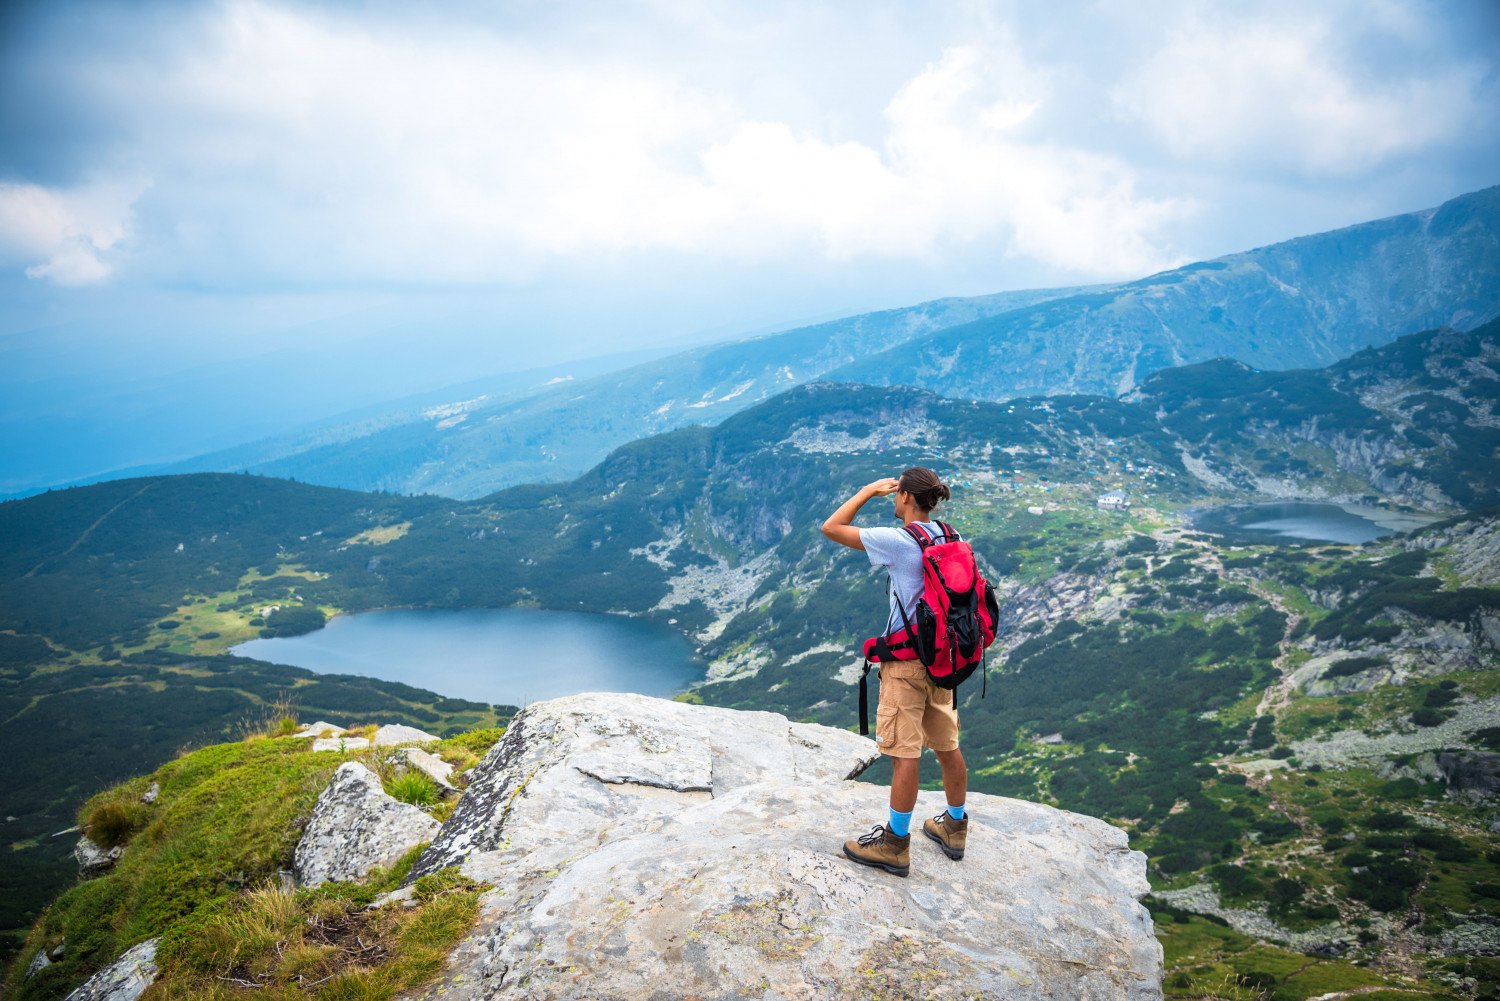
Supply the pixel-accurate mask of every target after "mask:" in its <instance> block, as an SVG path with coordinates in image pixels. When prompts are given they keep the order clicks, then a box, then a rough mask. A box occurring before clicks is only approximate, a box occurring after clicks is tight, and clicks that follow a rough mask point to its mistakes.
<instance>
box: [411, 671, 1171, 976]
mask: <svg viewBox="0 0 1500 1001" xmlns="http://www.w3.org/2000/svg"><path fill="white" fill-rule="evenodd" d="M874 753H875V752H874V747H873V744H872V743H871V742H870V741H868V740H866V739H864V738H860V737H857V736H855V735H854V734H852V733H848V732H846V731H842V730H834V729H831V728H826V727H817V726H811V725H806V724H798V723H791V722H789V721H787V720H786V719H785V718H784V717H781V716H777V715H775V714H771V713H741V712H734V711H730V710H723V709H714V708H707V707H701V706H686V705H681V704H678V703H672V702H663V701H660V700H654V699H647V698H644V697H641V696H620V695H609V696H597V695H588V696H574V697H571V698H567V699H558V700H556V701H553V702H545V703H537V704H534V705H532V706H530V707H528V708H527V709H526V710H525V711H524V712H523V713H521V714H520V715H519V716H517V718H516V719H515V721H514V722H513V723H512V724H511V727H510V729H509V730H508V731H507V734H506V737H505V738H504V739H502V740H501V742H500V743H499V744H497V745H496V746H495V747H494V748H493V749H492V750H491V752H490V753H489V755H487V756H486V758H485V760H484V761H483V762H481V764H480V765H478V766H477V767H476V768H475V769H474V770H473V772H471V775H472V776H473V779H472V782H471V784H470V786H469V789H468V791H467V792H466V793H465V795H464V798H463V799H462V800H461V801H460V803H459V807H458V809H457V810H456V811H455V813H454V815H453V817H452V818H451V819H450V820H449V822H448V824H447V825H445V827H444V831H443V833H442V834H440V835H439V837H438V839H437V840H436V841H434V843H433V845H432V847H431V848H430V849H429V850H428V852H427V853H426V855H424V857H423V859H422V861H421V862H420V863H419V866H420V867H422V869H423V870H424V871H432V870H433V869H434V868H436V867H439V866H441V865H444V864H452V863H458V864H461V867H462V868H463V870H464V871H465V872H467V873H469V874H470V875H472V876H475V877H478V878H482V879H485V880H488V881H490V882H491V883H493V884H494V886H495V889H494V890H493V891H491V892H490V893H488V894H486V896H485V898H484V906H483V910H482V913H481V917H480V919H479V922H478V924H477V925H476V928H475V930H474V932H473V933H471V935H470V936H469V938H467V939H466V940H465V941H464V942H463V943H461V944H460V946H459V947H458V948H457V949H456V950H455V952H454V953H453V955H452V956H451V957H450V961H449V964H448V967H447V969H446V970H445V971H444V974H443V976H442V977H441V978H440V979H439V981H438V982H437V983H435V984H434V985H433V986H432V987H430V988H429V989H428V991H427V992H426V994H425V995H423V996H425V997H428V998H437V997H443V998H445V999H453V1001H457V999H476V1001H477V999H480V998H485V999H521V998H533V997H536V998H540V997H547V998H555V999H584V998H588V999H596V1001H605V999H626V998H630V999H642V1001H644V999H654V998H669V997H670V998H686V997H696V998H700V999H703V1001H708V999H725V1001H727V999H730V998H757V999H771V998H783V999H790V998H829V999H835V998H852V997H866V996H878V995H882V994H890V995H894V996H905V995H904V994H899V993H897V991H898V989H900V990H912V989H915V990H918V991H919V994H920V996H922V997H930V998H987V999H1020V998H1035V999H1042V998H1046V999H1055V1001H1064V999H1067V1001H1074V999H1103V998H1120V999H1132V1001H1134V999H1143V1001H1144V999H1158V998H1160V997H1161V996H1162V995H1161V968H1162V967H1161V964H1162V954H1161V947H1160V945H1159V944H1158V942H1157V940H1156V938H1155V935H1154V933H1153V930H1152V925H1151V919H1150V916H1149V915H1148V914H1147V912H1146V910H1145V909H1144V908H1143V907H1142V906H1141V905H1140V904H1139V902H1138V901H1139V898H1140V897H1141V896H1142V895H1144V894H1145V893H1146V892H1147V891H1148V884H1147V882H1146V867H1145V856H1143V855H1141V854H1140V853H1139V852H1133V851H1130V849H1129V847H1128V842H1127V838H1126V835H1125V833H1124V832H1123V831H1120V830H1118V829H1117V828H1114V827H1111V826H1109V825H1108V824H1105V823H1103V822H1102V821H1098V820H1094V819H1092V818H1089V817H1083V816H1080V815H1077V814H1071V813H1066V812H1064V811H1061V810H1056V809H1052V808H1050V807H1045V806H1040V805H1037V804H1032V803H1026V802H1022V801H1019V800H1011V799H1003V798H1000V797H994V796H984V795H971V796H970V799H969V807H970V810H971V815H972V820H971V826H970V835H969V847H968V853H967V855H966V856H965V858H964V860H963V861H962V862H957V863H955V862H952V861H950V860H949V859H947V858H946V857H944V856H943V854H942V853H941V852H940V851H939V850H938V848H937V846H936V845H934V844H932V843H931V842H929V841H927V840H925V839H924V838H922V836H921V834H920V833H917V835H916V837H914V838H913V844H912V875H911V876H910V877H909V878H906V879H903V878H900V877H897V876H892V875H890V874H888V873H885V872H880V871H877V870H873V869H867V868H864V867H861V866H857V865H855V864H854V863H852V862H850V861H848V860H847V859H845V858H844V857H843V855H842V853H841V846H842V843H843V841H844V839H845V838H848V837H851V836H854V835H857V834H862V833H864V832H865V831H866V830H868V829H869V828H870V826H872V824H873V823H874V822H875V821H876V820H883V819H884V816H885V799H886V797H885V791H884V789H883V788H882V787H880V786H874V785H869V784H864V783H856V782H849V781H845V779H846V778H847V777H852V774H854V773H857V772H858V771H860V770H862V769H863V768H864V767H865V766H866V764H867V763H868V762H869V761H870V760H871V759H872V758H873V757H874ZM941 805H942V794H941V793H924V794H923V796H922V800H921V801H920V802H919V804H918V816H919V817H921V816H923V815H931V814H935V813H937V812H938V811H939V810H940V809H941ZM465 814H467V816H465Z"/></svg>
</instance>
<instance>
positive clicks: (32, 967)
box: [26, 949, 52, 980]
mask: <svg viewBox="0 0 1500 1001" xmlns="http://www.w3.org/2000/svg"><path fill="white" fill-rule="evenodd" d="M51 965H52V960H50V959H48V958H47V950H46V949H38V950H37V951H36V955H35V956H32V957H31V962H30V963H29V964H28V965H27V967H26V979H27V980H30V979H31V978H32V977H34V976H36V975H37V974H38V973H41V972H42V971H43V970H45V969H46V968H47V967H49V966H51Z"/></svg>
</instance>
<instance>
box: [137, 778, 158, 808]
mask: <svg viewBox="0 0 1500 1001" xmlns="http://www.w3.org/2000/svg"><path fill="white" fill-rule="evenodd" d="M160 795H161V783H160V782H153V783H151V788H149V789H147V790H146V791H145V792H143V793H141V802H142V803H145V804H147V805H150V804H152V803H155V802H156V797H158V796H160Z"/></svg>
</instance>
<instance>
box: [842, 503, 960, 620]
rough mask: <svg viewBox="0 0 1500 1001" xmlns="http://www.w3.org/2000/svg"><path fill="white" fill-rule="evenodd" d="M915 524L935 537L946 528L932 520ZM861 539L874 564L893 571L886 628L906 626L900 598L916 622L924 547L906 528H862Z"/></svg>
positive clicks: (907, 612) (910, 616)
mask: <svg viewBox="0 0 1500 1001" xmlns="http://www.w3.org/2000/svg"><path fill="white" fill-rule="evenodd" d="M912 524H914V525H919V526H921V527H922V528H925V529H926V530H927V532H928V534H929V535H932V536H934V537H937V536H940V535H941V534H942V531H943V530H942V529H941V528H939V527H938V526H937V524H936V523H934V522H931V521H917V522H913V523H912ZM859 541H860V542H862V543H864V547H865V555H867V556H869V557H870V564H871V566H877V567H886V568H887V569H888V570H889V571H890V574H891V610H890V612H889V613H888V615H887V616H886V620H885V632H886V633H893V632H895V631H896V630H897V629H901V628H904V625H905V624H904V623H903V622H902V621H901V612H900V611H899V610H898V606H897V604H896V602H897V601H899V602H901V605H900V606H899V607H900V608H904V609H905V610H906V617H907V619H908V621H910V622H911V624H912V625H916V624H917V601H918V599H920V598H921V597H922V547H921V546H919V545H917V540H916V539H913V538H912V537H911V536H910V535H908V534H907V532H906V529H904V528H885V527H882V528H861V529H860V530H859ZM944 541H946V540H944Z"/></svg>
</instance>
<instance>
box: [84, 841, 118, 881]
mask: <svg viewBox="0 0 1500 1001" xmlns="http://www.w3.org/2000/svg"><path fill="white" fill-rule="evenodd" d="M120 851H121V849H120V846H119V845H116V846H115V847H113V848H105V847H104V846H103V845H101V844H99V843H98V842H97V841H95V840H93V839H92V838H90V837H89V836H88V835H87V834H85V835H84V836H83V837H81V838H79V839H78V844H76V845H74V846H73V857H74V858H75V859H77V860H78V874H79V875H80V876H82V877H83V878H84V879H89V878H92V877H94V876H98V875H99V874H100V873H103V872H106V871H108V870H109V868H110V867H111V866H112V865H114V864H115V863H116V862H118V861H119V860H120Z"/></svg>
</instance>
